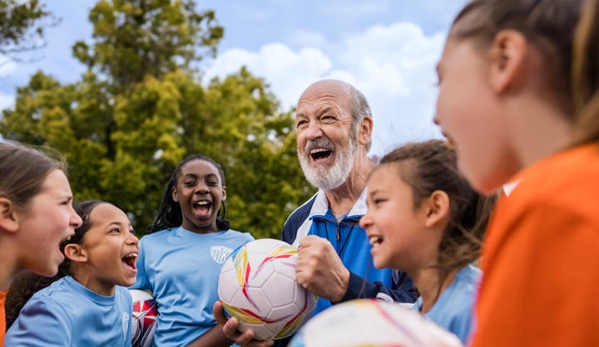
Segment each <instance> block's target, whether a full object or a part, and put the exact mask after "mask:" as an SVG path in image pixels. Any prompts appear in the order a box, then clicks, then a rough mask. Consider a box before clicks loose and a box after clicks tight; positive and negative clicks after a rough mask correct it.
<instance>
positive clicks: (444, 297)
mask: <svg viewBox="0 0 599 347" xmlns="http://www.w3.org/2000/svg"><path fill="white" fill-rule="evenodd" d="M481 276H482V271H481V270H480V269H478V268H476V267H474V266H472V265H468V266H465V267H464V268H462V269H461V270H460V271H459V272H458V273H457V274H456V275H455V278H454V280H453V282H452V283H451V285H450V286H449V287H447V289H445V290H444V291H443V293H441V295H440V296H439V299H438V300H437V302H435V304H434V305H433V307H432V308H431V309H430V311H428V312H427V313H426V314H425V316H426V317H428V318H430V319H431V320H432V321H433V322H435V323H437V324H438V325H439V326H441V327H443V328H445V329H447V330H449V331H451V332H452V333H454V334H456V335H457V336H458V337H459V338H460V340H461V341H462V343H463V344H466V342H467V341H468V338H469V337H470V334H471V333H472V331H471V330H472V326H473V321H474V319H473V317H474V302H475V300H476V295H477V292H478V286H479V284H480V279H481ZM421 308H422V298H418V300H416V303H415V304H414V309H415V310H418V311H420V309H421Z"/></svg>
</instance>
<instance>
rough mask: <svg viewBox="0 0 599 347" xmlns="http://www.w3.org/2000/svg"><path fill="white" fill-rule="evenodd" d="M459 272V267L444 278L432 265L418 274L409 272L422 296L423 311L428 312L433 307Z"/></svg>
mask: <svg viewBox="0 0 599 347" xmlns="http://www.w3.org/2000/svg"><path fill="white" fill-rule="evenodd" d="M457 272H458V269H455V270H452V271H450V272H449V273H448V274H447V276H446V277H445V278H444V279H441V274H440V273H439V270H437V269H436V268H431V267H428V268H426V269H422V270H420V271H418V272H417V273H416V274H408V275H409V276H410V277H411V278H412V280H413V281H414V285H415V286H416V288H418V293H420V296H421V297H422V308H421V311H422V313H427V312H428V311H430V310H431V309H432V308H433V306H434V305H435V303H436V302H437V300H438V299H439V296H441V293H443V291H444V290H445V289H447V287H449V286H450V285H451V283H452V282H453V280H454V278H455V275H456V273H457Z"/></svg>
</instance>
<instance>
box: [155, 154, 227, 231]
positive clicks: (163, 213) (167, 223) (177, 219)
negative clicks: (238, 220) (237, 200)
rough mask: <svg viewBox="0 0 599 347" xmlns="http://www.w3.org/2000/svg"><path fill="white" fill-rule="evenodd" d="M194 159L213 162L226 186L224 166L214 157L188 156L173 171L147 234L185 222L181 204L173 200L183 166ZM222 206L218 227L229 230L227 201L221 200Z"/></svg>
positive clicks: (217, 220)
mask: <svg viewBox="0 0 599 347" xmlns="http://www.w3.org/2000/svg"><path fill="white" fill-rule="evenodd" d="M194 160H203V161H206V162H209V163H211V164H212V165H214V167H216V169H217V170H218V173H219V175H220V179H221V182H222V184H223V187H225V173H224V171H223V168H222V167H221V166H220V165H219V164H218V163H217V162H216V161H214V159H212V158H210V157H208V156H206V155H202V154H192V155H190V156H188V157H187V158H185V159H183V160H182V161H181V162H180V163H179V165H177V167H176V168H175V171H173V174H172V175H171V177H170V179H169V180H168V184H167V185H166V189H165V190H164V195H163V196H162V202H161V203H160V209H159V210H158V215H157V216H156V219H155V220H154V224H152V225H150V226H149V227H148V231H147V234H151V233H154V232H156V231H160V230H164V229H171V228H175V227H179V226H181V224H182V223H183V218H182V216H181V214H182V213H181V205H179V203H178V202H175V201H174V200H173V194H172V192H173V189H174V188H176V186H177V180H178V179H179V175H180V174H181V168H182V167H183V166H184V165H185V164H187V163H189V162H190V161H194ZM220 205H221V206H220V208H219V210H218V216H217V217H216V227H217V228H218V229H219V230H229V229H230V227H231V222H229V220H228V219H226V218H225V217H226V214H227V209H226V207H225V202H224V201H222V200H221V203H220Z"/></svg>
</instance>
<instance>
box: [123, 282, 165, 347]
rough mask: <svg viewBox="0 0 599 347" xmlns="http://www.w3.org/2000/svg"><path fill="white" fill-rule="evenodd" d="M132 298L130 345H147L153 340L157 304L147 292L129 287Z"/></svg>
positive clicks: (143, 346) (150, 344)
mask: <svg viewBox="0 0 599 347" xmlns="http://www.w3.org/2000/svg"><path fill="white" fill-rule="evenodd" d="M129 293H131V299H132V300H133V319H132V322H131V345H132V346H133V347H149V346H152V343H153V342H154V332H155V331H156V318H157V317H158V306H157V305H156V301H155V300H154V298H153V297H152V296H151V295H150V294H149V293H147V292H145V291H143V290H138V289H129Z"/></svg>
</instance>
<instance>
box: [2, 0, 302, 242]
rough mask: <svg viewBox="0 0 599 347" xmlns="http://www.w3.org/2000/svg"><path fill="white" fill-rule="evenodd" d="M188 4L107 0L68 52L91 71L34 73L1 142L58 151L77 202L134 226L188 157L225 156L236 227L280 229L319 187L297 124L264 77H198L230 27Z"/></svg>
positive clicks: (149, 213)
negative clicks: (304, 159) (122, 213)
mask: <svg viewBox="0 0 599 347" xmlns="http://www.w3.org/2000/svg"><path fill="white" fill-rule="evenodd" d="M195 8H196V5H195V3H194V2H193V1H191V0H187V1H183V0H178V1H171V0H129V1H122V0H121V1H119V0H114V1H111V2H109V1H100V2H98V3H97V5H96V6H95V7H94V8H93V9H92V10H91V13H90V16H89V18H90V21H91V22H92V23H93V24H94V40H93V43H92V44H90V45H88V44H87V43H84V42H77V43H75V45H74V47H73V54H74V56H75V57H77V58H78V59H79V60H80V61H81V62H82V63H83V64H86V65H87V67H88V70H87V72H86V73H85V74H84V75H83V76H82V77H81V80H79V81H77V82H75V83H73V84H67V85H62V84H60V83H59V82H58V81H56V80H55V79H53V78H52V77H51V76H50V75H47V74H45V73H42V72H38V73H37V74H35V75H34V76H33V77H32V78H31V80H30V82H29V84H28V85H27V86H25V87H22V88H19V89H18V96H17V101H16V106H15V109H14V110H5V111H4V117H3V118H2V120H1V121H0V133H2V134H3V135H4V137H5V138H6V139H10V140H15V141H20V142H23V143H28V144H33V145H40V146H50V147H52V148H55V149H58V150H59V151H60V152H61V153H62V154H64V155H65V156H66V158H67V161H68V163H69V165H70V178H71V182H72V186H73V191H74V192H75V198H76V199H77V200H82V199H104V200H107V201H111V202H113V203H115V204H116V205H117V206H119V207H121V208H123V209H124V210H126V211H129V212H130V216H131V217H132V220H133V222H134V227H135V229H136V230H137V232H138V234H140V235H141V234H143V233H144V232H145V229H146V227H147V226H148V225H149V224H150V223H151V222H152V221H153V219H154V217H155V214H156V211H157V209H158V205H159V203H160V200H161V197H162V194H163V191H164V187H165V184H166V182H167V180H168V178H169V176H170V174H171V173H172V171H173V170H174V168H175V166H176V165H177V164H178V163H179V161H180V160H182V159H183V158H184V157H185V156H187V155H189V154H192V153H202V154H206V155H209V156H211V157H212V158H214V159H215V160H216V161H217V162H219V163H221V164H222V166H223V168H224V170H225V175H226V183H227V217H228V218H229V219H230V220H231V224H232V227H233V228H234V229H237V230H243V231H250V232H252V234H253V235H254V236H255V237H275V238H277V237H279V235H280V231H281V228H282V226H283V223H284V222H285V220H286V218H287V216H288V215H289V213H291V212H292V211H293V209H295V208H296V207H297V206H298V204H300V203H302V202H303V201H305V200H306V199H307V198H308V197H309V196H311V195H312V194H313V193H314V190H313V189H312V188H310V187H309V185H308V184H307V183H306V182H305V180H304V177H303V174H302V172H301V169H300V168H299V165H298V164H297V158H296V153H295V133H294V132H293V125H294V121H293V118H292V115H291V111H289V112H280V111H279V109H280V107H279V103H278V101H277V100H276V98H275V96H274V95H273V94H272V93H271V92H270V91H269V87H268V85H267V84H266V83H265V82H264V81H263V80H262V79H260V78H257V77H255V76H252V75H251V74H250V73H249V72H248V71H247V70H246V69H245V68H242V69H241V70H240V71H239V72H238V73H236V74H233V75H230V76H228V77H227V78H225V79H223V80H221V79H214V80H212V81H210V83H209V84H208V85H206V86H203V85H202V84H201V83H200V78H199V76H200V72H199V71H198V70H196V69H194V68H192V66H193V64H194V63H197V62H198V60H199V59H201V58H202V55H205V54H215V53H216V45H217V44H218V42H219V40H220V38H221V37H222V35H223V28H222V27H220V26H219V25H218V24H217V23H216V20H215V16H214V12H213V11H205V12H202V13H199V12H197V11H196V10H195Z"/></svg>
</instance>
